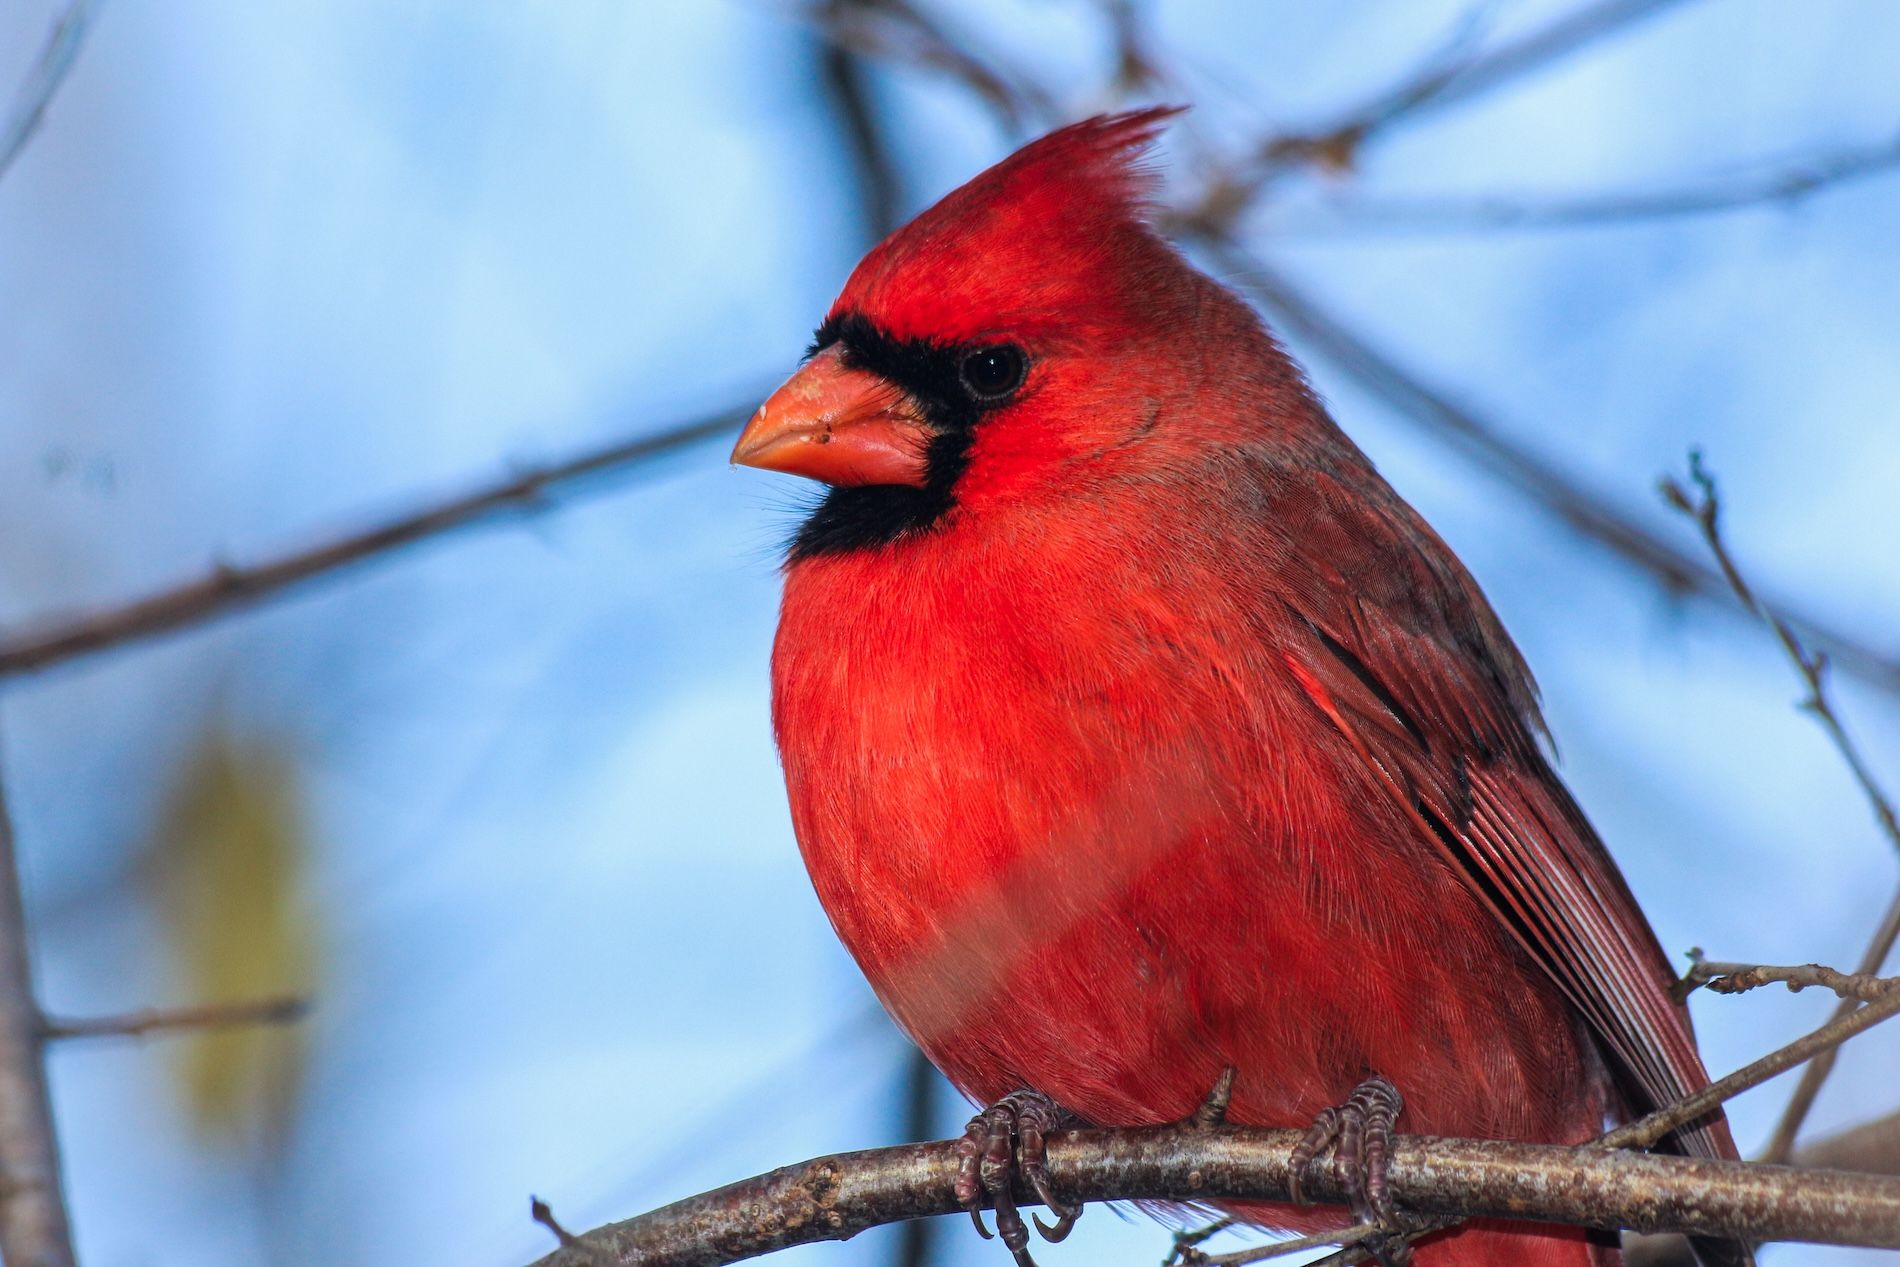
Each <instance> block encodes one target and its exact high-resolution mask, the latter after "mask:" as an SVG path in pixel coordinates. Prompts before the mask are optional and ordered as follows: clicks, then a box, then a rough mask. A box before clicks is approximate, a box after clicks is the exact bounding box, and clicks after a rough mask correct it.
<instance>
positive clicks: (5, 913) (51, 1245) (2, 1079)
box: [0, 787, 73, 1267]
mask: <svg viewBox="0 0 1900 1267" xmlns="http://www.w3.org/2000/svg"><path fill="white" fill-rule="evenodd" d="M43 1024H44V1022H43V1021H42V1019H41V1017H40V1009H39V1005H38V1004H37V1003H36V1002H35V1001H34V995H33V971H32V961H31V957H30V955H29V954H28V950H27V936H26V909H25V905H24V903H23V902H22V901H21V899H20V870H19V866H18V864H17V862H16V860H15V857H14V852H13V820H12V816H11V815H10V814H9V813H8V811H7V802H6V791H5V788H4V787H0V1260H4V1261H5V1262H6V1264H7V1267H72V1264H73V1243H72V1230H71V1228H70V1227H69V1226H68V1224H67V1220H66V1196H65V1192H64V1191H63V1189H62V1185H61V1182H60V1171H59V1144H58V1139H57V1137H56V1136H55V1135H54V1133H53V1107H52V1099H51V1096H50V1095H49V1094H48V1092H47V1088H46V1060H45V1056H46V1051H45V1046H44V1044H43V1043H42V1041H41V1034H42V1026H43Z"/></svg>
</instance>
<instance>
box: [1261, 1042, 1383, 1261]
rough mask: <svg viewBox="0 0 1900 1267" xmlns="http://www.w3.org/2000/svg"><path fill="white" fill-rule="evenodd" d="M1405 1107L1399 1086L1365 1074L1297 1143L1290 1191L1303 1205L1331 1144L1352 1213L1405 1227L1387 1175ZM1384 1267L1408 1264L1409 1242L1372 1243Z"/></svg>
mask: <svg viewBox="0 0 1900 1267" xmlns="http://www.w3.org/2000/svg"><path fill="white" fill-rule="evenodd" d="M1404 1111H1405V1097H1404V1096H1402V1095H1400V1094H1399V1089H1398V1088H1397V1087H1395V1086H1393V1085H1392V1084H1391V1083H1390V1082H1388V1081H1386V1080H1385V1079H1384V1078H1381V1077H1379V1076H1377V1075H1376V1074H1375V1075H1374V1076H1372V1077H1370V1078H1367V1079H1366V1080H1365V1081H1364V1082H1362V1083H1360V1084H1359V1085H1358V1086H1357V1087H1355V1088H1353V1092H1352V1094H1351V1095H1350V1096H1348V1097H1347V1098H1346V1102H1345V1103H1344V1104H1340V1105H1336V1106H1334V1107H1332V1108H1329V1109H1324V1110H1321V1112H1320V1114H1319V1116H1318V1117H1315V1118H1314V1119H1313V1125H1312V1128H1311V1129H1310V1130H1308V1131H1307V1132H1306V1136H1305V1138H1303V1139H1302V1140H1300V1142H1299V1143H1298V1144H1296V1145H1294V1147H1293V1156H1292V1159H1291V1160H1290V1162H1289V1163H1288V1167H1287V1191H1288V1195H1290V1196H1291V1197H1292V1198H1293V1200H1294V1201H1296V1202H1298V1203H1299V1204H1301V1205H1305V1204H1306V1203H1307V1202H1306V1194H1305V1192H1304V1191H1303V1188H1304V1182H1303V1180H1304V1177H1305V1175H1306V1173H1307V1171H1308V1170H1309V1169H1310V1168H1311V1167H1312V1165H1313V1163H1314V1162H1315V1161H1317V1160H1318V1159H1319V1157H1320V1155H1321V1154H1322V1153H1324V1152H1325V1151H1326V1150H1327V1149H1328V1148H1331V1149H1332V1150H1333V1158H1332V1163H1333V1174H1334V1176H1335V1177H1336V1178H1337V1179H1338V1180H1339V1182H1340V1185H1341V1186H1342V1187H1344V1188H1345V1190H1346V1200H1347V1204H1348V1205H1350V1206H1351V1208H1352V1212H1353V1216H1354V1217H1355V1218H1357V1219H1359V1220H1360V1221H1362V1222H1366V1223H1377V1224H1380V1225H1381V1226H1383V1227H1389V1228H1392V1229H1394V1230H1395V1231H1397V1230H1399V1229H1400V1228H1401V1226H1402V1225H1401V1223H1400V1220H1399V1216H1398V1211H1397V1209H1396V1208H1395V1207H1394V1206H1393V1204H1392V1191H1391V1187H1390V1184H1389V1182H1388V1179H1387V1175H1388V1173H1389V1172H1390V1170H1391V1166H1392V1128H1393V1125H1394V1124H1395V1123H1396V1122H1397V1121H1398V1118H1399V1114H1401V1113H1403V1112H1404ZM1366 1247H1367V1248H1368V1249H1370V1250H1372V1252H1373V1254H1374V1255H1375V1256H1376V1257H1377V1258H1378V1259H1379V1261H1380V1262H1381V1263H1383V1264H1385V1267H1406V1264H1407V1263H1408V1262H1410V1261H1411V1257H1412V1250H1411V1246H1410V1245H1408V1244H1407V1243H1406V1242H1405V1241H1403V1240H1400V1239H1391V1240H1386V1239H1385V1238H1380V1240H1379V1241H1368V1242H1367V1245H1366Z"/></svg>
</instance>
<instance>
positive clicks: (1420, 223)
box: [1271, 135, 1900, 237]
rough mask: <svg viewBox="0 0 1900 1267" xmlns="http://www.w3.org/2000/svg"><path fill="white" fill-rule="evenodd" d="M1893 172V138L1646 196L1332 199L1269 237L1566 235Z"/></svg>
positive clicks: (1738, 205)
mask: <svg viewBox="0 0 1900 1267" xmlns="http://www.w3.org/2000/svg"><path fill="white" fill-rule="evenodd" d="M1896 170H1900V135H1897V136H1895V137H1893V138H1892V139H1890V140H1887V141H1884V142H1881V143H1880V144H1877V145H1866V146H1859V147H1856V148H1852V149H1839V150H1831V151H1828V152H1825V153H1818V154H1810V155H1804V156H1801V157H1799V158H1795V159H1792V160H1785V161H1783V162H1781V163H1779V164H1770V163H1758V164H1755V165H1753V170H1750V171H1743V172H1731V173H1726V174H1720V175H1704V176H1701V177H1698V178H1696V179H1694V180H1689V181H1683V182H1679V183H1676V184H1673V185H1668V186H1661V187H1657V188H1652V189H1625V190H1604V191H1599V192H1594V193H1580V194H1542V195H1537V194H1521V195H1508V194H1484V195H1480V196H1476V197H1466V198H1459V197H1439V198H1430V197H1380V196H1377V195H1370V196H1367V195H1356V196H1352V197H1343V198H1337V199H1332V200H1329V201H1327V202H1326V203H1324V204H1323V205H1322V206H1321V207H1320V208H1319V209H1318V213H1319V215H1322V216H1324V219H1314V220H1313V221H1311V222H1308V221H1307V220H1306V218H1305V217H1304V216H1302V218H1301V220H1299V221H1297V222H1276V223H1275V224H1273V225H1272V226H1271V232H1272V234H1273V236H1275V237H1286V236H1289V235H1299V236H1306V235H1331V234H1335V233H1362V232H1375V233H1492V232H1497V231H1499V230H1507V229H1567V228H1578V227H1586V226H1592V225H1610V224H1628V223H1630V222H1633V221H1644V220H1666V219H1672V218H1675V217H1679V216H1692V215H1707V214H1710V213H1712V212H1720V211H1736V210H1741V209H1744V208H1749V207H1763V206H1775V205H1780V206H1782V207H1791V206H1794V205H1795V204H1797V203H1800V202H1804V201H1806V200H1807V199H1809V198H1811V197H1813V196H1815V195H1817V194H1821V193H1827V192H1831V191H1833V190H1836V189H1840V188H1844V187H1845V186H1848V185H1851V184H1854V183H1855V182H1858V181H1863V180H1870V179H1872V178H1874V177H1877V176H1888V175H1892V174H1893V173H1894V172H1895V171H1896Z"/></svg>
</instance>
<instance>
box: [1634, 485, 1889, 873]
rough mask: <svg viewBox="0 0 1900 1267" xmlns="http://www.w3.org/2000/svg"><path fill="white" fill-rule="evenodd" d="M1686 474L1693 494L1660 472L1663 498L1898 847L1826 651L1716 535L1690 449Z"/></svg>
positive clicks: (1714, 500) (1715, 514)
mask: <svg viewBox="0 0 1900 1267" xmlns="http://www.w3.org/2000/svg"><path fill="white" fill-rule="evenodd" d="M1689 479H1690V481H1691V482H1692V483H1693V484H1694V485H1695V489H1696V491H1695V492H1694V493H1693V494H1692V493H1691V492H1690V491H1689V490H1688V489H1686V488H1684V487H1683V486H1682V484H1681V483H1679V482H1678V481H1676V480H1675V479H1674V478H1668V477H1666V478H1664V480H1663V481H1662V493H1663V500H1665V501H1667V502H1668V503H1669V504H1670V505H1671V506H1673V507H1675V508H1676V509H1677V510H1679V511H1681V512H1682V513H1683V514H1685V515H1688V516H1689V517H1690V518H1691V519H1694V520H1695V521H1696V523H1697V524H1698V525H1699V526H1700V527H1701V529H1702V539H1703V540H1704V541H1705V542H1707V543H1708V547H1709V553H1710V554H1711V555H1713V556H1714V557H1715V561H1716V564H1717V565H1718V566H1719V567H1720V568H1721V569H1722V577H1723V579H1724V580H1726V581H1727V582H1728V586H1729V588H1730V589H1731V590H1732V591H1734V594H1735V597H1736V598H1737V599H1739V600H1741V603H1742V606H1743V607H1745V608H1747V609H1748V610H1749V611H1750V612H1753V613H1754V614H1755V615H1756V616H1757V617H1759V618H1760V619H1761V620H1762V621H1763V622H1764V623H1765V624H1767V626H1768V627H1769V628H1770V629H1772V630H1773V631H1774V634H1775V639H1776V641H1778V642H1780V643H1781V649H1782V650H1783V651H1784V652H1786V653H1787V656H1788V662H1789V663H1790V664H1792V665H1793V666H1794V669H1795V672H1796V673H1798V674H1800V676H1801V680H1802V682H1803V683H1804V684H1805V685H1806V686H1807V688H1808V694H1807V698H1806V699H1804V700H1803V701H1802V702H1801V707H1802V708H1803V709H1805V710H1807V711H1808V712H1809V713H1812V714H1813V715H1814V717H1815V720H1816V721H1818V722H1819V723H1820V725H1821V728H1822V729H1823V730H1825V731H1826V732H1827V736H1828V738H1829V739H1830V740H1831V741H1833V744H1834V748H1835V751H1837V752H1839V753H1840V755H1841V760H1842V761H1844V762H1846V763H1847V768H1848V769H1849V770H1850V771H1852V772H1853V775H1854V781H1855V782H1856V783H1858V784H1860V790H1861V794H1862V795H1864V796H1865V797H1866V798H1867V803H1868V804H1869V805H1870V806H1871V807H1872V809H1873V812H1874V820H1875V821H1876V822H1878V823H1879V824H1880V829H1881V831H1883V832H1885V833H1886V836H1887V840H1888V842H1889V843H1891V844H1892V845H1893V847H1894V848H1895V849H1896V850H1900V814H1896V813H1895V811H1894V806H1893V801H1892V800H1891V799H1890V798H1889V797H1888V795H1887V793H1886V791H1885V789H1883V788H1882V787H1881V786H1880V783H1879V781H1878V780H1877V779H1875V778H1874V775H1873V771H1872V769H1870V768H1869V767H1868V764H1867V759H1866V758H1865V757H1863V756H1862V755H1861V751H1860V748H1859V746H1858V745H1857V744H1855V742H1854V740H1853V738H1852V737H1851V736H1849V735H1848V733H1847V727H1846V726H1845V725H1844V724H1843V723H1842V721H1841V718H1840V714H1839V713H1837V712H1836V711H1835V710H1834V704H1833V701H1832V700H1831V699H1829V697H1828V690H1827V670H1828V657H1827V653H1826V652H1825V651H1810V650H1809V649H1808V647H1807V644H1806V643H1804V642H1803V641H1802V639H1801V636H1800V634H1798V633H1797V632H1796V631H1795V628H1794V626H1793V625H1792V624H1791V623H1790V621H1789V620H1788V618H1787V617H1785V616H1783V615H1782V614H1781V613H1780V612H1778V611H1776V610H1775V609H1774V608H1773V607H1772V606H1770V605H1769V604H1767V603H1764V602H1763V601H1762V600H1761V599H1760V598H1759V597H1758V596H1757V595H1756V593H1755V588H1754V586H1753V585H1751V584H1750V583H1749V581H1748V579H1747V578H1746V577H1744V576H1743V575H1742V572H1741V569H1740V568H1739V567H1737V566H1736V564H1735V559H1734V557H1733V556H1732V555H1731V554H1730V553H1729V549H1728V543H1727V542H1726V541H1724V540H1723V539H1722V523H1721V520H1722V502H1721V498H1720V496H1719V494H1718V493H1717V491H1716V487H1715V478H1714V477H1713V476H1712V475H1710V474H1709V472H1708V469H1707V468H1706V467H1705V466H1704V465H1703V464H1702V455H1701V453H1699V452H1696V451H1693V450H1692V451H1691V452H1690V454H1689Z"/></svg>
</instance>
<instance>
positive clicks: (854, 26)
mask: <svg viewBox="0 0 1900 1267" xmlns="http://www.w3.org/2000/svg"><path fill="white" fill-rule="evenodd" d="M808 17H809V19H810V20H811V21H812V22H813V23H814V24H815V25H817V27H818V28H819V29H820V30H821V31H823V32H824V33H825V36H826V38H828V39H830V40H832V41H833V42H835V43H837V44H840V45H842V46H844V47H846V48H849V49H851V50H852V51H854V52H858V53H862V54H864V55H866V56H868V57H879V58H884V59H887V60H891V61H895V62H899V63H902V64H905V65H908V66H914V67H917V68H919V69H923V70H930V71H935V72H937V73H938V74H942V75H946V76H948V77H949V78H951V79H954V80H956V81H957V82H958V83H961V84H962V85H963V86H964V87H966V88H968V89H969V90H970V91H971V92H972V93H974V94H976V96H977V97H978V98H980V99H981V100H982V101H983V102H984V103H985V104H986V105H987V106H989V108H990V109H991V110H992V111H993V112H994V113H995V114H996V115H997V116H998V117H999V118H1000V119H1001V120H1002V121H1003V124H1004V126H1006V127H1007V128H1008V129H1009V130H1010V132H1012V133H1014V134H1018V135H1020V134H1021V133H1022V132H1023V131H1024V130H1025V129H1026V128H1028V127H1029V126H1030V125H1031V124H1032V123H1048V122H1050V121H1051V120H1053V119H1055V118H1057V117H1058V116H1059V114H1060V111H1059V110H1058V109H1057V108H1056V105H1055V102H1054V101H1053V100H1052V99H1051V98H1050V97H1049V96H1048V95H1047V94H1046V93H1044V92H1043V91H1042V89H1041V88H1040V87H1038V86H1037V85H1036V84H1035V83H1033V82H1032V81H1030V80H1029V79H1028V78H1027V77H1026V76H1023V75H1021V74H1018V73H1016V72H1014V71H1011V70H1006V69H1004V68H1003V67H1002V66H1000V65H999V64H998V63H997V62H996V61H995V59H994V58H992V57H986V56H980V55H978V54H977V53H976V52H974V51H972V49H971V48H970V46H969V43H968V42H967V41H965V40H959V39H955V38H952V37H951V35H950V34H949V33H948V32H946V31H945V30H944V28H943V27H942V25H941V24H939V23H938V21H937V20H936V19H935V18H934V17H932V16H931V15H930V14H928V13H926V12H925V11H924V10H923V9H921V8H919V7H918V6H917V5H915V4H913V3H912V2H911V0H858V2H857V3H850V4H838V3H835V2H834V0H821V2H820V3H817V4H815V5H814V6H813V7H812V8H811V9H810V10H809V11H808Z"/></svg>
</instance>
